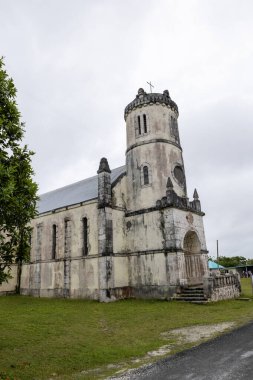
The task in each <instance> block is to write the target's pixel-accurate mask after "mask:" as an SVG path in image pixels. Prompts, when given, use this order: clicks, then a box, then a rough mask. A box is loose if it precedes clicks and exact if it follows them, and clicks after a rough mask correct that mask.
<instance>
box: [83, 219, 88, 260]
mask: <svg viewBox="0 0 253 380" xmlns="http://www.w3.org/2000/svg"><path fill="white" fill-rule="evenodd" d="M82 221H83V255H84V256H87V255H88V220H87V218H83V219H82Z"/></svg>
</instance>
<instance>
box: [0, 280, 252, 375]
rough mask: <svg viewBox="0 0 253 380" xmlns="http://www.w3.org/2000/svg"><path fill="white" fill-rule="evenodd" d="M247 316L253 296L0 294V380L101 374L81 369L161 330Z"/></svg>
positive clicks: (151, 340) (141, 350) (138, 347)
mask: <svg viewBox="0 0 253 380" xmlns="http://www.w3.org/2000/svg"><path fill="white" fill-rule="evenodd" d="M242 297H250V298H252V289H251V280H250V279H242ZM250 320H253V302H247V301H237V300H233V301H222V302H217V303H210V304H207V305H195V304H188V303H180V302H166V301H141V300H125V301H118V302H115V303H109V304H100V303H98V302H95V301H94V302H93V301H83V300H67V299H45V298H31V297H22V296H8V297H0V380H3V379H4V380H6V379H11V380H13V379H15V380H16V379H18V380H24V379H25V380H28V379H29V380H30V379H34V380H35V379H57V380H58V379H98V378H101V377H100V375H99V376H98V375H95V374H93V375H92V373H89V374H85V373H83V374H81V372H82V371H85V370H88V369H92V368H97V367H103V366H106V365H108V364H113V363H117V362H120V361H121V362H122V361H124V362H128V361H130V359H132V358H133V357H141V356H143V355H145V354H146V353H147V352H148V351H151V350H154V349H157V348H158V347H160V346H162V345H164V340H163V339H162V337H161V335H160V334H161V333H162V332H166V331H169V330H171V329H175V328H179V327H186V326H193V325H203V324H214V323H219V322H228V321H229V322H230V321H231V322H232V321H234V322H236V324H237V325H240V324H243V323H246V322H248V321H250ZM174 339H175V338H174ZM183 348H185V346H183V347H182V346H180V347H179V346H178V347H177V348H176V349H175V351H178V350H179V349H183ZM102 377H103V376H102Z"/></svg>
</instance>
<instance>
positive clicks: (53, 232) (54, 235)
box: [52, 224, 56, 260]
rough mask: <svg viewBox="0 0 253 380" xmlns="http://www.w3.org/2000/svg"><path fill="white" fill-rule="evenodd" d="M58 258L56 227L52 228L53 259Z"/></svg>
mask: <svg viewBox="0 0 253 380" xmlns="http://www.w3.org/2000/svg"><path fill="white" fill-rule="evenodd" d="M55 258H56V225H55V224H53V227H52V259H53V260H54V259H55Z"/></svg>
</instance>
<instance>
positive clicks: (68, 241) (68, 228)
mask: <svg viewBox="0 0 253 380" xmlns="http://www.w3.org/2000/svg"><path fill="white" fill-rule="evenodd" d="M64 232H65V242H64V256H65V257H68V256H70V255H71V220H70V219H65V221H64Z"/></svg>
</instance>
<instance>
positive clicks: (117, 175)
mask: <svg viewBox="0 0 253 380" xmlns="http://www.w3.org/2000/svg"><path fill="white" fill-rule="evenodd" d="M177 119H178V108H177V105H176V104H175V103H174V102H173V101H172V100H171V98H170V96H169V93H168V91H167V90H166V91H164V92H163V94H152V93H150V94H147V93H145V92H144V90H142V89H140V90H139V91H138V94H137V96H136V98H135V99H134V101H132V102H131V103H130V104H129V105H128V106H127V107H126V109H125V121H126V133H127V150H126V166H123V167H120V168H117V169H114V170H112V171H111V170H110V168H109V165H108V162H107V160H106V159H105V158H102V159H101V162H100V165H99V169H98V172H97V176H96V177H92V178H89V179H87V180H84V181H80V182H78V183H76V184H73V185H70V186H66V187H64V188H62V189H58V190H55V191H53V192H50V193H47V194H44V195H42V196H41V199H40V202H39V205H38V207H39V216H38V217H37V218H36V219H35V220H33V221H32V226H33V236H32V244H31V260H30V263H27V264H24V265H23V269H22V278H21V293H22V294H26V295H34V296H44V297H57V296H60V297H75V298H87V299H88V298H89V299H97V300H101V301H109V300H114V299H119V298H126V297H140V298H160V299H171V298H172V297H173V295H175V293H177V292H180V289H181V287H185V286H192V285H199V284H202V285H203V279H204V278H207V277H208V266H207V248H206V242H205V234H204V227H203V216H204V213H203V212H202V211H201V204H200V201H199V197H198V194H197V191H196V190H195V192H194V196H193V200H192V201H189V199H188V196H187V187H186V177H185V170H184V162H183V156H182V148H181V145H180V139H179V131H178V124H177ZM13 273H14V274H15V270H14V272H13ZM14 283H15V281H12V282H11V283H10V285H9V287H8V286H6V285H5V288H4V289H3V288H2V289H3V291H8V290H13V289H11V288H13V284H14ZM208 289H209V290H210V287H209V288H208ZM0 291H1V289H0ZM222 297H223V296H222ZM210 298H211V296H210Z"/></svg>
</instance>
